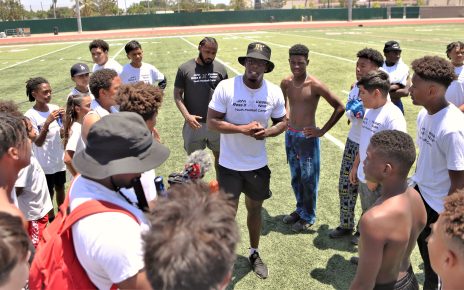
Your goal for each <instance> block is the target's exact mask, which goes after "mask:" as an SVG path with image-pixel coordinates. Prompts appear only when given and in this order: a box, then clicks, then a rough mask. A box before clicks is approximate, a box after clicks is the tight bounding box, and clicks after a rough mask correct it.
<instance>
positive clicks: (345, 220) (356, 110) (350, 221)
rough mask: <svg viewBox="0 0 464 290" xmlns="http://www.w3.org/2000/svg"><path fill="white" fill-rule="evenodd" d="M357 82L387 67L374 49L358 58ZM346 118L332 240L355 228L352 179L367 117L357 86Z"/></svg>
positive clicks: (355, 237)
mask: <svg viewBox="0 0 464 290" xmlns="http://www.w3.org/2000/svg"><path fill="white" fill-rule="evenodd" d="M356 56H357V57H358V60H357V62H356V80H359V79H360V78H361V77H363V76H364V75H366V74H367V73H368V72H370V71H375V70H378V69H379V67H381V66H382V64H383V56H382V54H381V53H380V52H379V51H377V50H375V49H372V48H364V49H362V50H360V51H358V53H357V54H356ZM346 116H347V117H348V125H350V129H349V132H348V138H347V139H346V142H345V149H344V150H343V157H342V162H341V165H340V177H339V180H338V195H339V198H340V224H339V226H338V227H336V228H335V229H333V230H332V231H330V233H329V237H330V238H332V239H337V238H341V237H344V236H350V235H351V233H352V232H353V229H354V226H355V212H354V208H355V205H356V199H357V198H358V185H357V184H351V183H350V179H349V175H350V171H351V168H352V167H353V162H354V158H355V157H356V153H357V152H358V149H359V139H360V135H361V125H362V119H363V117H364V107H363V103H362V100H361V98H360V97H359V88H358V86H357V85H356V83H354V84H353V86H352V88H351V90H350V92H349V94H348V100H347V102H346ZM352 243H354V244H357V243H358V233H357V232H356V233H355V234H354V236H353V238H352Z"/></svg>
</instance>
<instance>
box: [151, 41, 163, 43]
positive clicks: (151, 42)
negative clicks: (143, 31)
mask: <svg viewBox="0 0 464 290" xmlns="http://www.w3.org/2000/svg"><path fill="white" fill-rule="evenodd" d="M151 43H153V44H158V43H161V42H159V41H152V42H151Z"/></svg>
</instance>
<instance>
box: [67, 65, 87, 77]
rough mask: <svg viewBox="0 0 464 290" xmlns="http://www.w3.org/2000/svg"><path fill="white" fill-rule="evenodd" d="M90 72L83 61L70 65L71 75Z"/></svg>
mask: <svg viewBox="0 0 464 290" xmlns="http://www.w3.org/2000/svg"><path fill="white" fill-rule="evenodd" d="M88 73H90V70H89V67H88V66H87V65H86V64H85V63H76V64H75V65H73V66H72V67H71V77H75V76H80V75H84V74H88Z"/></svg>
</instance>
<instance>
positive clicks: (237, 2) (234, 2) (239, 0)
mask: <svg viewBox="0 0 464 290" xmlns="http://www.w3.org/2000/svg"><path fill="white" fill-rule="evenodd" d="M247 3H248V2H247V1H245V0H230V8H232V9H234V10H243V9H245V8H247Z"/></svg>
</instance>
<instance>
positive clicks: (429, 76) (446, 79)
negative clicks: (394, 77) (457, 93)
mask: <svg viewBox="0 0 464 290" xmlns="http://www.w3.org/2000/svg"><path fill="white" fill-rule="evenodd" d="M411 67H412V70H413V71H414V73H415V74H417V75H418V76H419V77H420V78H421V79H424V80H426V81H432V82H436V83H439V84H441V85H443V86H445V87H446V88H447V87H449V85H450V84H451V82H452V81H454V80H455V79H456V78H457V76H456V74H455V73H454V67H453V65H452V64H451V63H450V62H449V61H447V60H446V59H444V58H442V57H439V56H424V57H421V58H418V59H415V60H414V61H413V62H412V63H411Z"/></svg>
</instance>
